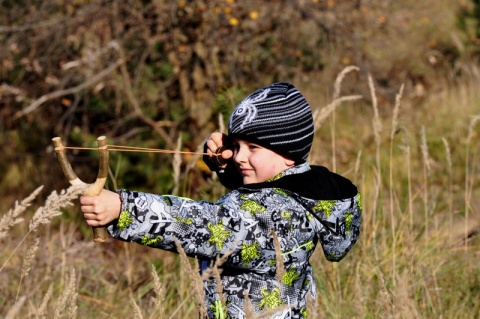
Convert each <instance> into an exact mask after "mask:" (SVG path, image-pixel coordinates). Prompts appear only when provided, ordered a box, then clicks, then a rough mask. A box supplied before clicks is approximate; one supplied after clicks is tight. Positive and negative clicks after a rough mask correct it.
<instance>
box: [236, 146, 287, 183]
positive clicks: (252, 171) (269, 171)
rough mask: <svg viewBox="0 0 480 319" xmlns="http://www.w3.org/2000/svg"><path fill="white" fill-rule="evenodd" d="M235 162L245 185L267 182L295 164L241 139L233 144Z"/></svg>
mask: <svg viewBox="0 0 480 319" xmlns="http://www.w3.org/2000/svg"><path fill="white" fill-rule="evenodd" d="M233 160H234V162H235V165H237V168H238V170H239V171H240V173H241V174H242V176H243V184H253V183H261V182H265V181H266V180H268V179H270V178H272V177H275V176H276V175H278V174H279V173H281V172H282V171H284V170H286V169H287V168H289V167H291V166H293V165H294V164H295V162H294V161H293V160H290V159H287V158H285V157H283V156H281V155H279V154H277V153H275V152H273V151H271V150H269V149H268V148H265V147H262V146H260V145H258V144H255V143H250V142H248V141H245V140H241V139H235V141H234V142H233Z"/></svg>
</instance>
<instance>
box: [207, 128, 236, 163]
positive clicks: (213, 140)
mask: <svg viewBox="0 0 480 319" xmlns="http://www.w3.org/2000/svg"><path fill="white" fill-rule="evenodd" d="M227 144H228V141H227V136H226V135H225V134H222V133H220V132H214V133H212V134H211V135H210V137H209V138H208V139H207V153H208V154H212V155H211V156H210V157H209V159H210V161H211V162H212V163H215V164H216V165H217V166H218V167H219V168H222V169H224V168H225V167H226V166H227V164H223V162H225V160H228V159H229V158H231V157H232V156H233V151H232V150H231V149H228V148H225V150H223V151H222V153H221V155H220V156H221V158H222V159H223V161H221V159H220V158H216V157H217V156H218V155H213V154H216V153H217V151H218V150H219V149H220V147H222V146H225V147H226V146H227Z"/></svg>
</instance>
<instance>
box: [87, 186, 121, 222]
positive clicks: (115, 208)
mask: <svg viewBox="0 0 480 319" xmlns="http://www.w3.org/2000/svg"><path fill="white" fill-rule="evenodd" d="M80 205H81V206H80V209H81V211H82V213H83V217H85V220H86V222H87V224H88V225H89V226H93V227H98V226H105V225H107V224H108V223H110V222H111V221H113V220H115V219H117V218H118V217H119V216H120V210H121V208H122V201H121V199H120V195H119V194H117V193H115V192H112V191H109V190H106V189H102V191H101V192H100V194H99V195H98V196H81V197H80Z"/></svg>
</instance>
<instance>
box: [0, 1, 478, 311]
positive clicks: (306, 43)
mask: <svg viewBox="0 0 480 319" xmlns="http://www.w3.org/2000/svg"><path fill="white" fill-rule="evenodd" d="M479 37H480V2H479V1H477V0H443V1H434V0H424V1H413V0H399V1H390V0H352V1H336V0H278V1H251V0H246V1H238V0H237V1H235V0H212V1H187V0H185V1H182V0H179V1H164V0H142V1H137V0H119V1H106V0H69V1H65V0H1V1H0V47H1V50H0V149H1V150H2V155H1V156H0V194H1V196H0V212H1V213H2V214H3V213H4V212H5V214H7V213H8V211H9V209H10V208H11V207H14V205H15V202H16V201H17V200H22V199H24V198H26V197H27V196H28V195H29V194H31V193H32V192H33V191H34V190H35V189H37V188H38V187H39V186H41V185H43V187H44V188H43V190H42V192H41V193H39V194H38V196H36V199H35V200H34V203H35V204H36V205H37V206H42V205H43V203H44V202H45V200H46V198H47V196H48V195H49V194H50V193H51V192H53V191H60V190H61V189H65V188H67V187H68V183H67V182H66V180H65V178H64V176H63V174H62V172H61V171H60V169H59V167H58V164H57V161H56V158H55V153H54V150H53V146H52V144H51V139H52V138H53V137H55V136H60V137H62V139H63V141H64V144H65V145H68V146H76V147H95V146H96V142H95V140H96V138H97V137H98V136H101V135H105V136H106V137H107V139H108V142H109V144H115V145H128V146H135V147H148V148H160V149H168V150H173V149H176V150H183V151H197V150H201V149H202V146H203V141H204V140H205V139H206V138H207V137H208V135H209V134H210V133H211V132H213V131H218V130H220V131H222V130H224V129H225V125H226V122H227V121H228V117H229V114H230V112H231V111H232V110H233V108H234V107H235V105H236V104H237V103H239V102H240V101H241V100H242V99H243V98H244V97H246V96H247V95H248V94H249V93H250V92H251V91H253V90H255V89H257V88H259V87H263V86H266V85H268V84H270V83H272V82H276V81H289V82H292V83H294V84H295V86H297V87H298V88H299V89H300V91H302V93H304V95H305V96H306V98H307V100H308V101H309V103H310V105H311V107H312V109H313V110H314V111H315V112H316V115H317V116H318V115H319V114H326V113H322V110H323V111H326V110H327V109H328V108H327V107H328V106H330V107H331V106H332V105H333V106H337V107H336V108H335V109H333V110H331V109H329V112H328V114H327V115H328V116H326V117H325V118H322V117H321V116H320V117H319V118H317V119H318V121H317V122H316V123H317V131H316V136H315V144H314V148H313V150H312V154H311V158H310V162H312V163H314V164H319V165H325V166H327V167H328V168H330V169H331V170H333V171H336V172H339V173H341V174H344V175H346V176H347V177H349V178H350V179H352V180H353V181H354V182H355V183H356V184H357V185H358V186H359V188H360V190H361V192H362V194H363V198H364V225H365V229H364V237H362V240H361V242H360V243H359V244H358V245H357V247H356V248H355V249H353V250H352V253H351V257H349V258H350V259H349V258H347V259H348V260H345V261H344V262H342V263H340V264H338V265H337V264H332V265H327V264H326V262H325V261H324V259H322V258H323V257H322V256H321V252H320V253H319V254H317V255H318V256H317V259H316V260H315V261H314V265H315V267H317V269H318V270H317V274H318V278H317V281H319V283H320V284H319V291H320V297H319V298H318V299H319V300H317V301H316V302H317V306H319V307H320V308H319V309H320V310H318V309H317V308H315V309H317V311H312V313H315V315H317V317H318V318H324V317H332V318H346V317H349V318H352V317H359V318H363V317H368V318H377V317H380V318H407V317H408V318H411V317H418V318H473V317H475V316H477V315H480V303H479V300H478V294H479V293H480V271H479V270H478V267H476V266H475V265H476V262H474V260H477V261H478V260H479V259H478V258H479V243H480V242H479V239H478V237H479V235H478V234H479V233H480V230H479V224H480V214H479V207H480V201H479V200H478V195H479V193H480V192H479V190H478V186H477V185H478V169H479V168H480V167H479V165H478V164H477V161H478V150H479V146H480V144H479V141H478V131H479V129H478V124H477V121H478V120H479V116H480V100H479V98H480V96H479V95H480V94H479V93H480V92H479V89H478V88H479V84H480V68H479V57H480V38H479ZM342 97H346V98H345V99H343V100H342ZM349 97H350V98H349ZM68 154H69V155H68V156H69V159H70V162H71V163H72V166H73V168H74V169H75V171H76V172H77V174H78V175H79V176H80V177H81V178H82V179H83V180H85V181H86V182H91V181H93V180H94V179H95V175H96V172H97V165H98V157H97V153H96V151H91V150H90V151H79V150H72V151H69V153H68ZM110 168H111V172H110V179H109V181H108V182H107V187H108V188H110V189H115V188H130V189H136V190H142V191H148V192H154V193H160V194H165V193H173V194H175V195H181V196H187V197H191V198H194V199H201V198H203V199H208V200H215V199H217V198H218V197H219V196H221V195H222V194H223V193H224V192H225V190H224V189H223V188H222V187H221V185H220V184H219V183H218V181H217V180H216V179H215V176H212V175H211V173H210V172H209V171H208V168H206V167H205V165H204V164H203V163H202V160H201V157H200V156H198V155H197V156H194V155H184V156H182V157H181V158H178V157H177V158H176V159H175V158H174V157H173V156H172V155H171V154H144V153H119V152H118V153H117V152H111V159H110ZM74 205H77V203H76V202H75V201H74ZM33 211H34V210H32V211H27V212H26V215H25V219H26V220H28V219H29V218H31V215H33ZM29 216H30V217H29ZM25 233H29V231H28V229H27V225H25V224H22V223H19V225H17V226H15V227H12V228H11V229H9V236H8V237H6V238H5V239H3V243H1V245H2V247H5V248H2V250H3V252H2V253H0V257H1V260H2V262H1V263H2V264H3V266H2V269H1V270H0V278H3V276H5V278H7V277H8V278H9V279H8V280H3V284H1V285H0V288H1V291H2V293H1V294H0V295H2V296H0V309H3V311H2V312H0V314H2V313H3V314H6V313H7V312H8V311H11V310H12V309H13V307H14V305H15V304H17V301H18V300H19V296H22V295H25V296H26V299H25V300H28V301H27V302H26V303H25V304H23V306H22V307H23V308H24V309H28V311H27V312H24V315H23V317H33V316H35V313H36V312H35V311H36V310H38V308H39V307H40V305H41V301H42V298H43V296H44V294H45V293H46V291H47V288H48V285H49V284H48V283H50V282H52V283H53V284H54V287H56V288H55V289H56V290H55V289H54V291H56V292H57V297H58V298H59V299H60V298H61V291H62V289H63V287H64V285H65V282H64V281H63V280H62V281H55V280H54V278H55V277H56V276H57V275H58V276H60V277H62V278H64V276H67V275H68V274H69V272H68V269H70V268H69V267H73V268H74V269H76V270H77V272H80V273H81V274H82V275H80V276H78V277H79V278H78V280H77V285H78V286H77V288H76V289H77V291H78V294H79V297H78V298H77V299H75V300H77V305H78V307H79V308H78V310H79V311H78V312H76V314H75V315H76V316H77V317H79V318H92V317H98V318H100V317H102V318H103V317H105V318H107V317H108V318H110V317H113V318H122V317H123V316H124V315H126V314H129V313H131V312H132V309H131V308H130V307H126V308H127V309H125V308H123V307H120V308H123V309H119V308H118V305H120V306H121V305H125V304H128V303H130V300H131V299H133V300H135V301H136V302H137V304H138V305H139V306H140V308H141V309H142V310H141V311H140V315H139V314H138V312H136V316H140V317H141V316H142V311H143V316H144V317H146V318H147V317H156V318H187V317H189V316H192V314H194V313H195V311H196V310H195V305H194V303H193V301H191V302H187V303H185V302H183V303H182V302H180V301H179V300H184V299H188V298H187V296H189V295H188V294H189V293H190V292H189V288H188V278H186V279H184V280H183V281H182V280H178V281H175V283H169V282H170V281H171V277H172V276H175V272H176V271H178V267H179V264H180V263H181V261H180V260H178V259H177V257H176V256H175V255H173V254H169V253H163V252H156V251H154V250H151V249H144V248H143V247H136V246H135V247H134V246H132V245H124V244H123V243H109V244H107V245H105V246H102V247H98V246H94V245H93V244H92V243H91V242H90V241H91V234H90V230H89V229H88V227H86V226H85V225H84V223H83V221H82V220H81V218H80V217H79V216H78V207H77V208H70V209H68V210H64V211H63V214H62V216H61V217H58V218H56V219H55V220H54V221H52V223H50V224H49V225H47V226H45V228H42V229H39V230H38V231H37V234H38V236H41V239H40V250H39V252H38V253H37V254H36V257H35V259H34V261H35V262H36V268H35V269H36V274H37V275H36V276H33V275H31V274H30V276H29V278H30V279H29V280H27V279H23V278H24V277H25V278H27V276H26V275H25V274H24V275H21V272H20V271H19V270H18V269H19V267H20V266H19V265H21V264H22V260H24V259H22V256H23V255H22V254H23V253H24V252H23V251H26V250H27V249H28V246H29V245H28V244H26V243H27V242H28V240H29V238H30V237H32V236H30V237H28V238H27V239H25V237H23V236H24V235H25ZM22 238H23V239H22ZM0 240H2V239H1V238H0ZM24 240H25V241H26V243H24ZM59 241H60V242H61V243H62V247H61V249H60V248H59V247H58V243H59ZM22 243H23V245H22ZM42 245H43V246H42ZM83 245H85V246H83ZM15 247H16V248H15ZM75 247H76V248H75ZM79 247H83V248H85V249H87V248H88V249H89V250H91V251H92V253H93V252H95V251H96V252H97V253H98V252H100V257H98V256H97V257H92V256H88V255H89V254H88V253H87V252H86V250H82V251H83V254H85V256H83V257H82V256H81V255H79V254H78V250H77V249H79ZM59 249H60V251H58V250H59ZM42 251H43V252H42ZM47 252H48V253H47ZM12 256H13V257H12ZM49 256H50V257H49ZM52 256H53V257H52ZM90 258H91V259H93V260H95V261H96V262H98V263H97V264H96V265H95V266H93V268H92V265H91V264H90V263H89V262H88V260H90ZM112 258H114V259H113V260H115V259H117V258H118V259H119V264H116V263H115V265H114V266H112V265H111V264H109V262H110V263H111V261H112ZM57 259H58V260H60V261H61V262H60V263H57V262H55V261H58V260H57ZM151 264H154V265H155V266H154V267H155V269H156V270H157V271H158V272H159V274H160V275H161V277H160V279H161V281H162V282H164V283H165V296H166V297H165V299H164V300H166V301H165V307H166V308H165V309H164V311H163V312H162V315H160V314H159V313H158V312H157V313H154V312H149V311H150V310H148V309H150V308H149V306H148V305H150V304H149V302H150V301H149V300H150V299H149V297H150V295H151V294H153V292H152V287H151V284H150V283H149V282H150V280H151V278H150V275H149V272H150V268H149V267H150V265H151ZM58 267H60V268H58ZM459 269H462V271H459ZM180 274H181V275H180V276H186V275H184V274H183V275H182V272H180ZM97 275H99V276H100V277H101V278H103V279H102V280H100V281H99V280H98V279H95V278H98V277H97ZM19 278H22V279H21V280H20V283H19ZM457 284H458V286H457ZM33 288H35V289H33ZM53 295H54V296H55V293H53ZM15 296H16V297H15ZM52 298H53V297H52ZM47 304H48V303H47ZM54 305H55V304H54V303H53V301H52V302H51V305H50V307H54ZM312 309H313V308H312ZM460 309H462V310H461V311H460ZM465 309H468V310H465ZM64 316H66V317H72V316H73V315H72V316H71V315H68V314H64ZM309 318H310V317H309ZM312 318H316V317H315V316H314V315H312Z"/></svg>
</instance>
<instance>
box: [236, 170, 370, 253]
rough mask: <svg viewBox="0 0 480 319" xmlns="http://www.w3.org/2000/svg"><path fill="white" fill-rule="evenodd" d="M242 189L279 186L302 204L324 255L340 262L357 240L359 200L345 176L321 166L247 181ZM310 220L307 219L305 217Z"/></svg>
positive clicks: (359, 225) (354, 187) (359, 211)
mask: <svg viewBox="0 0 480 319" xmlns="http://www.w3.org/2000/svg"><path fill="white" fill-rule="evenodd" d="M243 188H244V189H249V190H256V189H260V188H279V189H282V190H285V191H287V193H289V195H290V196H293V197H295V198H296V200H297V201H298V202H299V203H300V204H301V205H302V206H303V207H304V209H305V210H306V212H307V216H308V215H310V216H311V217H313V218H314V219H315V220H316V221H317V222H318V227H315V229H316V233H317V236H318V238H319V240H320V242H321V244H322V248H323V252H324V254H325V257H326V258H327V260H329V261H340V260H341V259H343V258H344V257H345V256H346V254H347V253H348V252H349V251H350V249H351V248H352V247H353V245H354V244H355V243H356V242H357V240H358V237H359V234H360V227H361V221H362V203H361V197H360V194H359V192H358V189H357V187H356V186H355V185H354V184H353V183H352V182H351V181H350V180H348V179H347V178H345V177H343V176H340V175H338V174H335V173H332V172H330V171H329V170H328V169H327V168H325V167H322V166H311V169H310V170H308V171H306V172H303V173H298V174H292V175H286V176H283V177H281V178H279V179H277V180H274V181H270V182H265V183H258V184H248V185H245V186H244V187H243ZM309 219H310V218H309Z"/></svg>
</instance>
